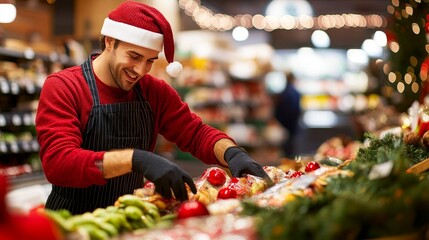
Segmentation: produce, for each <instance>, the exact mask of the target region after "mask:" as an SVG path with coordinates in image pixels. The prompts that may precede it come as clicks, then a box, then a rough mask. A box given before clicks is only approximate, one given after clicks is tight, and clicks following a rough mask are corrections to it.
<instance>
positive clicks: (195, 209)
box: [177, 200, 210, 219]
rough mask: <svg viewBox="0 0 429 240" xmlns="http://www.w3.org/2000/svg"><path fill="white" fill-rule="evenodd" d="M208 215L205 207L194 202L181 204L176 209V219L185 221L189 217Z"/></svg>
mask: <svg viewBox="0 0 429 240" xmlns="http://www.w3.org/2000/svg"><path fill="white" fill-rule="evenodd" d="M206 215H210V213H209V210H208V209H207V207H206V205H204V204H203V203H201V202H199V201H196V200H188V201H184V202H182V203H181V204H180V205H179V207H178V209H177V218H178V219H185V218H189V217H198V216H206Z"/></svg>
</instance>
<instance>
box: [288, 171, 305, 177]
mask: <svg viewBox="0 0 429 240" xmlns="http://www.w3.org/2000/svg"><path fill="white" fill-rule="evenodd" d="M302 175H304V173H303V172H301V171H295V172H293V173H292V174H291V175H290V178H297V177H301V176H302Z"/></svg>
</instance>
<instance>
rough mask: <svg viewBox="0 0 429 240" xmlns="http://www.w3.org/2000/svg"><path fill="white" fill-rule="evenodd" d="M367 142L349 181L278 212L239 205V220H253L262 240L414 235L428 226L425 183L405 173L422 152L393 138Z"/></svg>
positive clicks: (337, 180)
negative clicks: (384, 169)
mask: <svg viewBox="0 0 429 240" xmlns="http://www.w3.org/2000/svg"><path fill="white" fill-rule="evenodd" d="M367 137H369V140H370V144H369V146H368V147H366V148H361V149H360V150H359V151H358V154H357V156H356V159H355V160H354V161H352V162H351V163H350V164H349V165H348V166H347V167H346V168H347V169H349V170H351V171H353V173H354V175H353V176H352V177H337V178H331V179H330V181H329V183H328V185H327V187H326V189H325V190H324V191H323V192H318V193H316V194H315V195H314V196H313V197H312V198H308V197H300V198H298V199H297V200H296V201H293V202H291V203H288V204H286V205H285V206H283V207H281V208H263V207H258V206H255V205H254V204H253V203H252V202H243V206H244V212H243V214H245V215H252V216H256V217H257V219H258V225H257V226H258V233H259V235H260V237H261V239H368V238H376V237H384V236H395V235H401V234H409V233H418V232H419V231H420V230H421V229H422V228H423V227H424V226H427V225H429V191H428V189H429V178H428V177H427V175H415V174H407V173H406V169H407V168H408V167H409V166H411V165H412V164H413V163H414V162H415V161H416V160H415V159H414V158H415V157H416V156H418V157H419V160H420V161H421V160H422V159H424V158H426V157H427V152H426V151H425V150H424V149H417V148H416V147H410V146H409V145H406V144H404V143H403V141H402V139H401V137H397V136H394V135H388V136H386V137H384V138H382V139H379V138H376V137H374V136H370V135H367ZM411 157H412V158H411ZM386 162H392V163H393V167H392V170H391V171H390V172H389V173H388V174H387V175H385V176H384V175H382V176H379V177H378V178H377V177H376V178H370V177H369V176H370V172H371V170H372V169H373V168H374V167H375V166H379V164H383V163H386ZM398 226H400V227H398Z"/></svg>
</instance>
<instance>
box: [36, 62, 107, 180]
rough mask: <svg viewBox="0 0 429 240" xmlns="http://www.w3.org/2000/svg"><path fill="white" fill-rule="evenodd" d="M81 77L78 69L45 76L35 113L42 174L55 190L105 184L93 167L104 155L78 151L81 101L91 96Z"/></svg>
mask: <svg viewBox="0 0 429 240" xmlns="http://www.w3.org/2000/svg"><path fill="white" fill-rule="evenodd" d="M80 75H81V74H80V68H75V71H71V70H70V71H67V70H66V71H63V72H60V73H56V74H52V75H50V76H48V78H47V79H46V81H45V83H44V85H43V88H42V91H41V94H40V99H39V105H38V110H37V113H36V130H37V140H38V141H39V144H40V157H41V161H42V166H43V170H44V173H45V175H46V178H47V179H48V181H49V182H51V183H52V184H55V185H58V186H66V187H87V186H90V185H94V184H95V185H102V184H104V183H105V180H104V178H103V176H102V173H101V171H100V170H99V169H98V168H97V167H96V161H99V160H102V158H103V154H104V152H94V151H89V150H85V149H82V148H81V144H82V132H81V131H82V126H81V122H80V117H81V116H80V115H81V109H82V108H83V107H84V106H83V103H82V101H83V100H82V99H91V95H90V93H89V89H88V87H87V84H86V83H85V82H84V81H85V80H82V79H83V77H82V76H80ZM72 79H73V80H72ZM75 79H80V80H75ZM82 81H83V82H82ZM87 107H88V106H87Z"/></svg>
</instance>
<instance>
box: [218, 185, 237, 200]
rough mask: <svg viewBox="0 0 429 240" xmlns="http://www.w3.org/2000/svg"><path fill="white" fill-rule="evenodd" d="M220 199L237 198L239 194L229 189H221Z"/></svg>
mask: <svg viewBox="0 0 429 240" xmlns="http://www.w3.org/2000/svg"><path fill="white" fill-rule="evenodd" d="M217 198H218V199H229V198H237V192H236V191H235V190H234V189H232V188H229V187H225V188H221V189H220V190H219V192H218V194H217Z"/></svg>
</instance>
